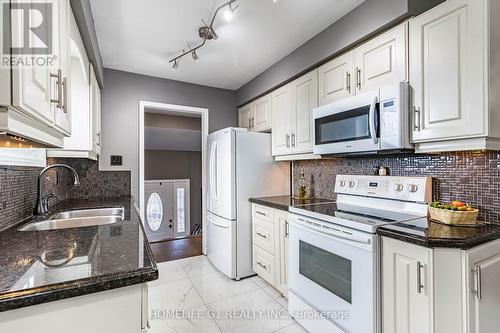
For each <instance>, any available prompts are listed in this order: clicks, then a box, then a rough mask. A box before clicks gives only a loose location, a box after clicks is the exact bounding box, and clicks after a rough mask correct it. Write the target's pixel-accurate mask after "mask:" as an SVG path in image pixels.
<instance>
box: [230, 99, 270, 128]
mask: <svg viewBox="0 0 500 333" xmlns="http://www.w3.org/2000/svg"><path fill="white" fill-rule="evenodd" d="M238 126H239V127H242V128H246V129H248V130H249V131H252V132H268V131H270V130H271V94H268V95H265V96H263V97H260V98H259V99H257V100H255V101H253V102H252V103H249V104H247V105H244V106H242V107H241V108H239V109H238Z"/></svg>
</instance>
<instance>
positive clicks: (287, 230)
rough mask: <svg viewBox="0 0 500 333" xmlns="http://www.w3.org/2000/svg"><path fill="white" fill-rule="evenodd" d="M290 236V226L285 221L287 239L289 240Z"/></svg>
mask: <svg viewBox="0 0 500 333" xmlns="http://www.w3.org/2000/svg"><path fill="white" fill-rule="evenodd" d="M288 235H289V225H288V221H285V238H288Z"/></svg>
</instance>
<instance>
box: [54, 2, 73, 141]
mask: <svg viewBox="0 0 500 333" xmlns="http://www.w3.org/2000/svg"><path fill="white" fill-rule="evenodd" d="M53 5H54V6H56V7H57V8H56V9H55V11H57V13H59V15H57V16H55V17H54V20H53V24H54V25H55V26H57V28H56V29H55V30H56V31H54V36H58V38H54V48H55V49H56V54H57V55H58V56H57V59H56V64H57V68H58V69H59V70H61V75H62V79H61V80H62V81H61V82H60V83H59V82H56V84H53V85H52V89H54V91H53V94H52V95H53V96H57V98H59V99H60V102H59V103H52V109H53V113H54V126H55V127H56V128H57V129H59V130H61V131H62V132H63V133H64V134H67V135H70V134H71V112H70V111H71V96H70V93H69V91H70V87H69V85H70V81H71V80H70V78H69V76H70V67H69V66H70V64H69V61H70V48H69V44H70V41H69V40H70V33H69V17H70V14H71V13H70V10H71V8H70V4H69V2H68V1H64V0H60V1H54V2H53ZM71 15H72V14H71ZM56 33H57V35H56ZM57 80H58V79H56V81H57Z"/></svg>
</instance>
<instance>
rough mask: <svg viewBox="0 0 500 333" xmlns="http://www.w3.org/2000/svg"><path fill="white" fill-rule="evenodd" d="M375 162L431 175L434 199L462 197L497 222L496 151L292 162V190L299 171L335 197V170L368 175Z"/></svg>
mask: <svg viewBox="0 0 500 333" xmlns="http://www.w3.org/2000/svg"><path fill="white" fill-rule="evenodd" d="M379 166H384V167H388V168H389V172H390V175H392V176H431V177H433V197H434V200H440V201H446V202H448V201H452V200H455V199H456V200H462V201H465V202H467V203H469V204H471V205H473V206H474V207H477V208H479V209H480V219H481V220H483V221H489V222H494V223H500V152H455V153H443V154H434V155H416V154H400V155H377V156H369V157H366V156H364V157H348V158H336V159H323V160H312V161H297V162H293V180H294V186H293V188H294V193H297V191H298V183H299V182H298V180H299V177H300V173H301V171H302V170H304V175H305V177H306V180H307V182H308V185H309V189H310V190H311V193H312V195H313V196H315V197H319V198H335V194H334V192H333V191H334V184H335V176H336V175H337V174H358V175H372V174H374V171H375V170H376V169H378V167H379Z"/></svg>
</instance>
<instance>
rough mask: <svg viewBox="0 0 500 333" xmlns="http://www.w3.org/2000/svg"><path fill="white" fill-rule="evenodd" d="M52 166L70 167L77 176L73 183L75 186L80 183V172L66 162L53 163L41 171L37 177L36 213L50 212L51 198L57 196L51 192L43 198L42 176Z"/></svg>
mask: <svg viewBox="0 0 500 333" xmlns="http://www.w3.org/2000/svg"><path fill="white" fill-rule="evenodd" d="M52 168H66V169H69V170H70V171H71V172H73V177H74V178H75V181H74V183H73V186H78V185H80V177H78V173H77V172H76V170H75V169H73V168H72V167H70V166H69V165H66V164H52V165H49V166H48V167H46V168H45V169H43V170H42V171H40V173H39V174H38V179H37V184H38V187H37V190H36V206H35V211H34V212H33V214H34V215H45V214H47V213H48V212H49V200H50V199H51V198H54V197H56V196H55V195H54V194H53V193H50V194H49V195H47V196H44V197H43V198H41V197H40V196H41V194H42V176H43V174H44V173H45V172H47V171H48V170H50V169H52Z"/></svg>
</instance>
